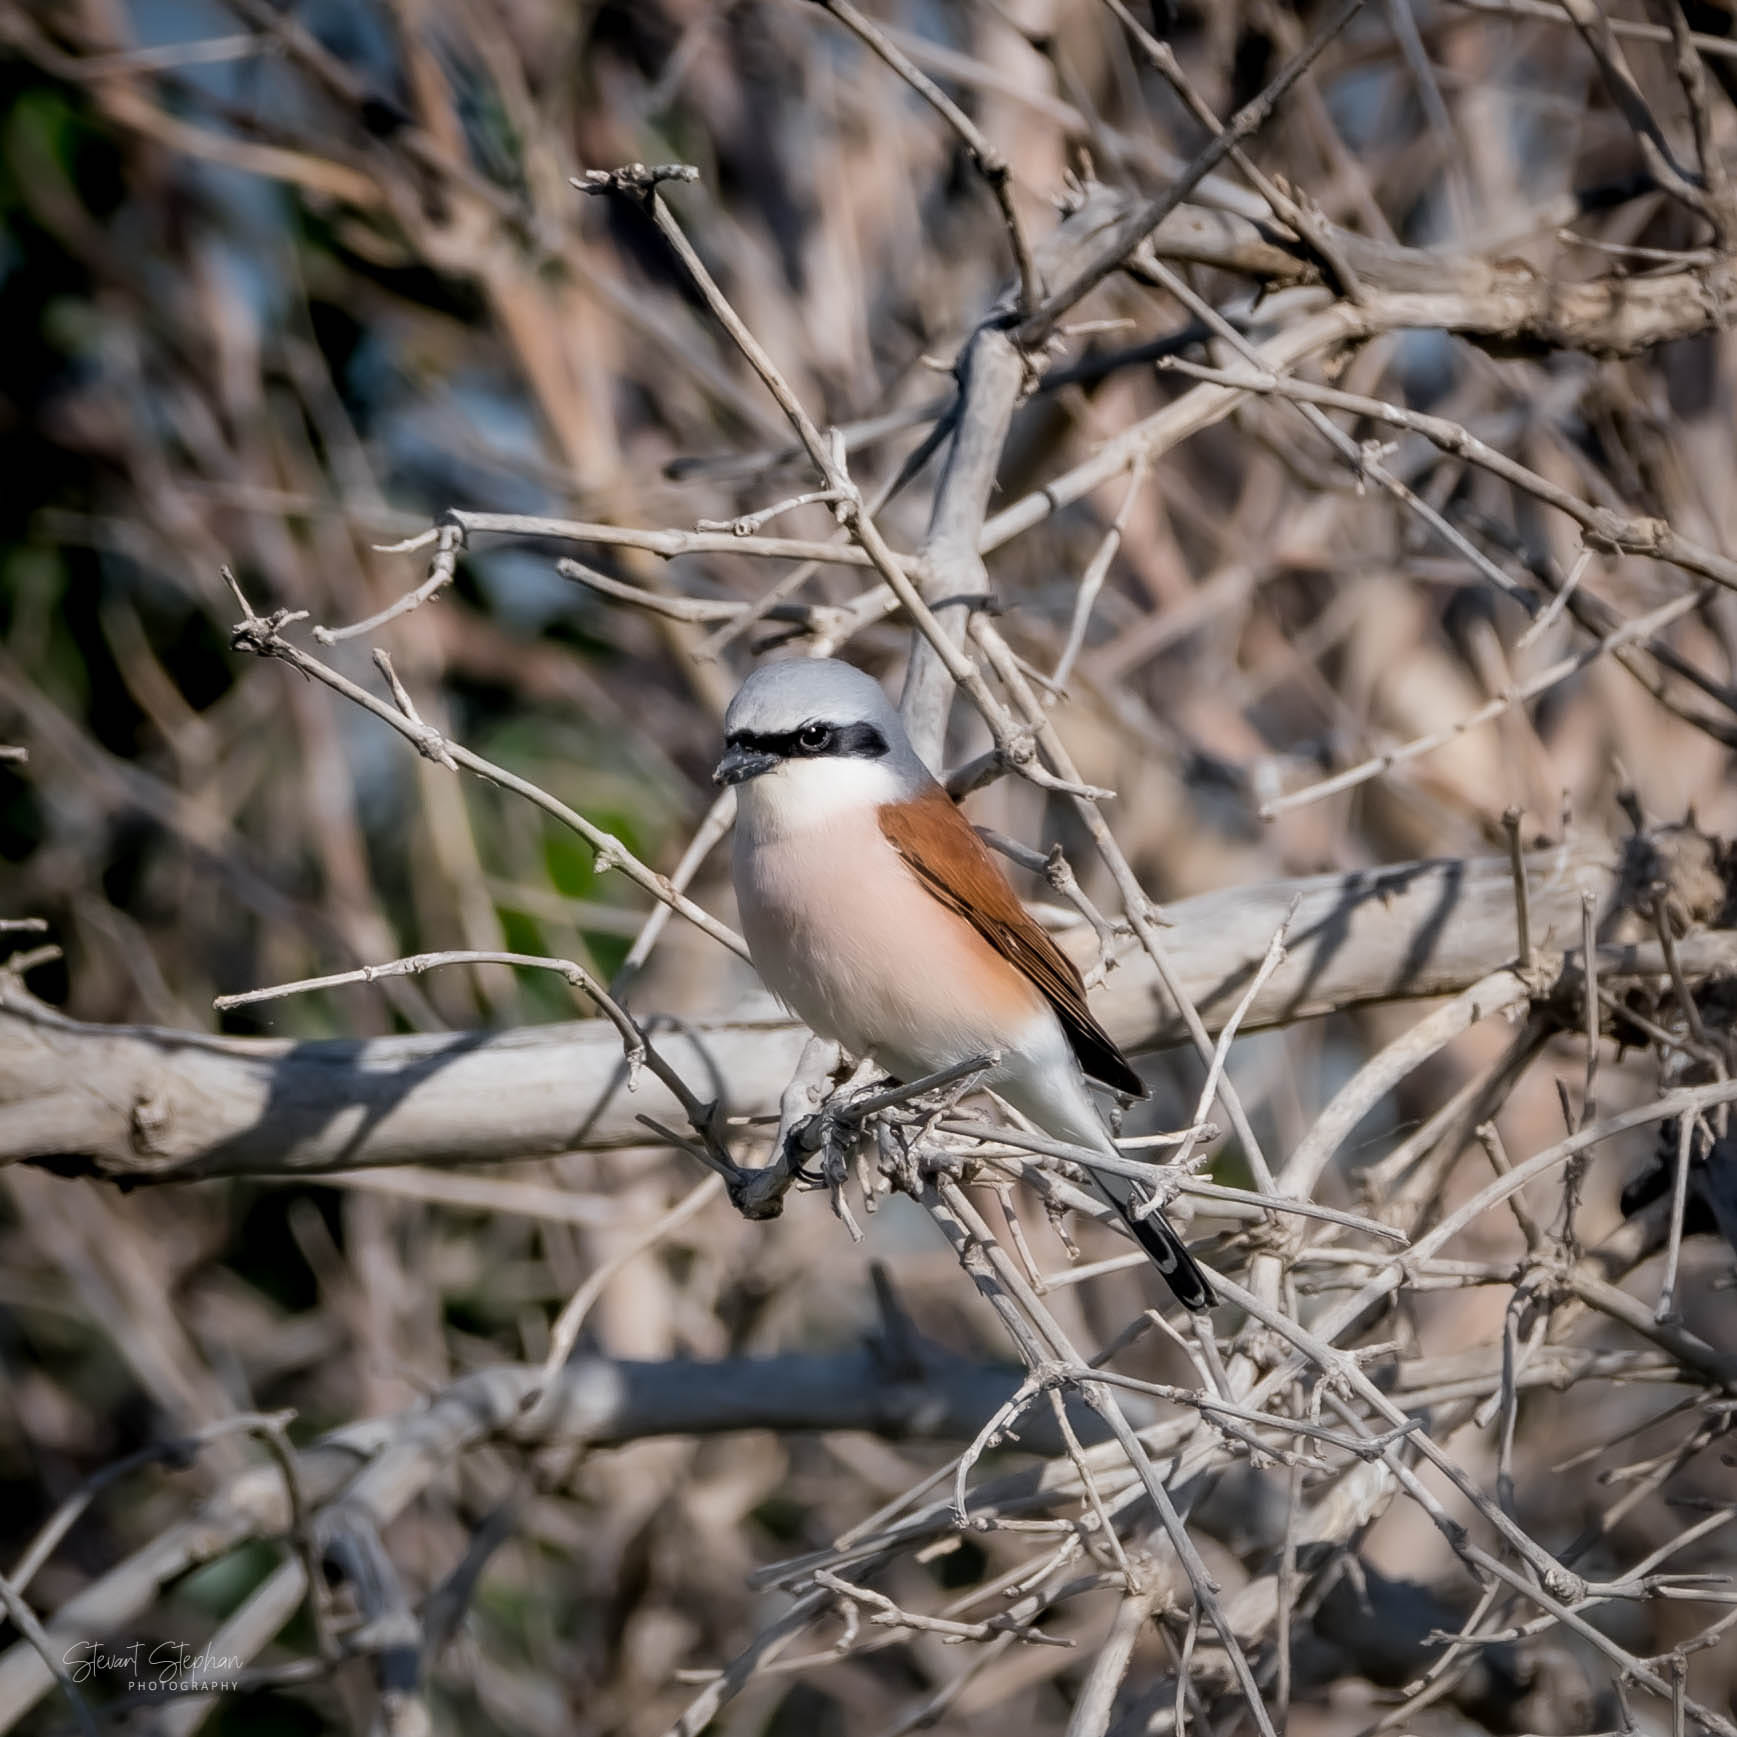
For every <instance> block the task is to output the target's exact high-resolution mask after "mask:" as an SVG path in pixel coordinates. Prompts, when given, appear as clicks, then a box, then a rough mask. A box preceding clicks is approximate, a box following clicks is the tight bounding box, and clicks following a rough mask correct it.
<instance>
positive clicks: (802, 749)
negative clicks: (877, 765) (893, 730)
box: [724, 724, 887, 760]
mask: <svg viewBox="0 0 1737 1737" xmlns="http://www.w3.org/2000/svg"><path fill="white" fill-rule="evenodd" d="M724 745H725V747H727V748H743V749H746V750H747V751H748V752H749V753H751V754H772V755H775V756H776V757H777V758H778V759H780V760H822V759H839V760H879V759H880V758H881V757H882V756H883V755H884V754H885V753H886V751H887V739H886V737H885V736H883V735H882V734H881V733H880V731H879V730H877V729H876V728H875V726H874V725H873V724H824V725H822V724H803V725H801V726H800V727H799V728H797V729H794V730H732V731H731V732H730V734H729V736H728V738H727V739H726V740H725V744H724Z"/></svg>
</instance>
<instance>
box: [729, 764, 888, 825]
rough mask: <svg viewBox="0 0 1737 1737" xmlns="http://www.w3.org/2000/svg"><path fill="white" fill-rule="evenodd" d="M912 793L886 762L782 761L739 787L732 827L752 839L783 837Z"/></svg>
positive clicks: (871, 808) (877, 806)
mask: <svg viewBox="0 0 1737 1737" xmlns="http://www.w3.org/2000/svg"><path fill="white" fill-rule="evenodd" d="M910 795H911V792H910V791H909V790H908V789H907V788H906V781H905V779H904V778H903V777H902V776H901V775H900V774H899V773H898V772H897V771H896V770H895V769H894V768H893V767H892V766H890V765H888V764H887V762H886V761H885V760H867V759H859V758H857V757H855V756H854V755H853V756H846V757H835V756H832V755H826V756H823V757H821V758H819V759H814V760H786V761H784V762H783V763H782V764H781V765H779V766H777V767H775V768H774V769H773V770H772V771H770V772H763V773H762V774H761V775H760V776H759V777H758V778H751V779H749V780H748V782H747V783H746V784H744V785H742V786H741V787H740V790H739V792H738V797H737V801H738V808H737V821H736V827H737V830H738V831H739V832H741V831H745V832H746V833H747V834H748V835H749V836H750V837H751V838H752V839H753V841H754V842H756V843H764V842H766V841H768V840H770V839H775V838H788V837H790V836H792V835H793V834H796V833H801V832H807V831H809V830H811V829H812V828H814V827H817V826H827V825H830V824H831V823H833V822H834V821H836V820H838V819H839V818H840V817H841V816H843V815H847V814H862V813H865V812H869V811H872V810H874V809H877V808H880V807H882V806H883V805H884V804H886V803H888V802H901V801H904V800H905V799H907V798H908V797H909V796H910Z"/></svg>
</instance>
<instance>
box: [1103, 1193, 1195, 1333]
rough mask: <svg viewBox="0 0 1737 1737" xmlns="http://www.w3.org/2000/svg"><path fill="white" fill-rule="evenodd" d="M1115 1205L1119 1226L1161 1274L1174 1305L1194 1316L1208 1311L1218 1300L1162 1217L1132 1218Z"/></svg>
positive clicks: (1120, 1206) (1132, 1215)
mask: <svg viewBox="0 0 1737 1737" xmlns="http://www.w3.org/2000/svg"><path fill="white" fill-rule="evenodd" d="M1112 1198H1113V1197H1112ZM1116 1205H1117V1208H1118V1209H1119V1210H1120V1212H1121V1214H1122V1221H1123V1223H1124V1224H1126V1225H1127V1227H1128V1229H1129V1230H1130V1231H1132V1232H1133V1234H1134V1240H1135V1242H1137V1243H1138V1244H1139V1245H1140V1246H1141V1248H1143V1249H1144V1250H1145V1251H1146V1252H1147V1254H1149V1255H1150V1256H1151V1257H1152V1264H1153V1265H1154V1266H1155V1267H1157V1269H1158V1270H1159V1272H1161V1273H1162V1274H1163V1275H1164V1282H1165V1284H1167V1285H1168V1286H1169V1287H1170V1289H1171V1290H1172V1291H1174V1292H1175V1294H1176V1300H1177V1302H1179V1303H1180V1304H1181V1305H1182V1306H1183V1308H1185V1309H1192V1310H1194V1312H1195V1313H1196V1314H1200V1313H1202V1312H1203V1311H1205V1310H1207V1309H1210V1308H1211V1307H1212V1305H1213V1304H1214V1303H1216V1302H1217V1301H1218V1296H1217V1293H1216V1292H1215V1291H1214V1290H1213V1288H1212V1282H1211V1280H1209V1279H1208V1278H1207V1276H1206V1274H1205V1272H1204V1271H1203V1270H1202V1269H1201V1266H1200V1263H1199V1262H1198V1261H1197V1260H1196V1259H1195V1258H1194V1256H1193V1255H1191V1254H1190V1253H1189V1252H1188V1250H1187V1249H1185V1248H1184V1247H1183V1246H1182V1238H1181V1237H1179V1236H1178V1235H1177V1234H1176V1232H1175V1231H1173V1230H1172V1229H1171V1228H1170V1221H1169V1220H1168V1219H1167V1218H1165V1216H1164V1214H1163V1213H1161V1212H1154V1213H1149V1214H1148V1215H1147V1216H1146V1217H1145V1218H1136V1217H1135V1216H1134V1214H1133V1213H1132V1212H1131V1211H1130V1210H1129V1209H1128V1207H1126V1206H1125V1205H1123V1203H1122V1202H1121V1201H1119V1200H1118V1201H1117V1202H1116Z"/></svg>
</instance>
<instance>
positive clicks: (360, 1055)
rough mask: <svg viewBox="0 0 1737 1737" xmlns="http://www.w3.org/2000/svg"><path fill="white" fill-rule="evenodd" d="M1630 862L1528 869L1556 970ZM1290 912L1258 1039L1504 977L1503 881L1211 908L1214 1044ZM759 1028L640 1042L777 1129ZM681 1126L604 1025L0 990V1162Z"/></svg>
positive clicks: (1329, 890)
mask: <svg viewBox="0 0 1737 1737" xmlns="http://www.w3.org/2000/svg"><path fill="white" fill-rule="evenodd" d="M1629 848H1633V847H1629ZM1624 858H1625V848H1624V847H1619V846H1614V845H1610V844H1608V843H1604V842H1602V841H1597V842H1593V841H1588V842H1582V843H1577V844H1574V845H1569V846H1561V847H1558V848H1557V849H1554V850H1550V851H1545V852H1540V853H1537V854H1536V855H1534V856H1533V857H1532V858H1531V859H1530V861H1529V863H1528V882H1529V887H1530V893H1531V911H1532V922H1533V928H1534V932H1535V935H1536V937H1537V939H1538V942H1539V944H1540V945H1541V946H1542V947H1543V948H1544V949H1545V950H1546V951H1547V952H1548V951H1557V952H1561V951H1563V950H1566V949H1567V948H1568V947H1570V946H1571V945H1572V944H1573V943H1574V941H1575V940H1576V938H1577V936H1578V934H1579V926H1580V910H1581V906H1580V895H1581V893H1582V891H1587V892H1590V893H1591V894H1592V895H1593V896H1594V898H1595V900H1596V901H1597V908H1598V910H1599V912H1600V913H1601V922H1602V923H1603V927H1602V929H1601V932H1604V933H1608V932H1609V928H1608V922H1607V921H1606V920H1605V919H1607V918H1608V915H1609V913H1610V912H1611V911H1612V909H1613V906H1614V903H1615V900H1616V897H1617V888H1618V886H1619V884H1621V882H1622V878H1623V868H1624ZM1293 900H1296V901H1297V911H1296V915H1295V917H1294V919H1293V920H1292V924H1291V928H1290V937H1291V939H1290V945H1289V953H1288V956H1287V958H1286V960H1285V962H1284V963H1283V965H1282V966H1280V967H1279V969H1278V970H1276V971H1275V972H1274V973H1273V974H1272V976H1271V977H1270V978H1269V980H1268V981H1267V983H1266V984H1265V985H1264V986H1263V987H1262V989H1261V991H1260V993H1259V995H1257V996H1256V998H1255V1000H1254V1003H1253V1005H1252V1006H1251V1008H1250V1009H1249V1012H1248V1015H1247V1017H1246V1019H1245V1020H1244V1026H1243V1029H1245V1030H1248V1029H1255V1028H1258V1027H1262V1026H1271V1025H1280V1024H1286V1023H1289V1022H1291V1021H1294V1020H1298V1019H1305V1018H1310V1017H1313V1016H1316V1015H1319V1014H1323V1013H1329V1012H1333V1011H1335V1010H1338V1009H1341V1008H1345V1007H1350V1006H1355V1005H1357V1004H1359V1003H1364V1002H1372V1001H1393V1000H1407V999H1414V998H1417V997H1422V996H1438V995H1451V994H1457V993H1458V992H1459V991H1460V990H1462V989H1464V988H1466V987H1467V986H1468V985H1469V984H1471V983H1474V982H1476V981H1477V980H1478V979H1479V978H1481V977H1483V976H1485V975H1487V974H1488V973H1489V972H1490V971H1493V970H1495V969H1497V968H1499V967H1500V966H1502V965H1504V964H1506V963H1508V962H1509V961H1511V960H1512V959H1513V957H1514V927H1513V895H1512V887H1511V883H1510V879H1509V870H1508V865H1507V863H1506V862H1505V861H1501V860H1494V859H1492V860H1474V861H1441V862H1419V863H1402V864H1398V865H1395V866H1393V867H1391V868H1387V869H1380V870H1370V871H1366V872H1361V873H1357V874H1351V875H1320V876H1313V877H1310V878H1308V879H1304V880H1296V881H1276V882H1270V883H1267V884H1265V885H1262V886H1256V887H1244V888H1238V889H1233V890H1230V891H1226V892H1220V893H1208V894H1205V895H1203V896H1202V897H1200V898H1195V899H1188V900H1184V901H1182V902H1181V903H1179V904H1177V905H1175V906H1174V907H1172V910H1171V913H1170V914H1171V917H1172V919H1173V921H1174V924H1175V926H1174V928H1173V930H1172V931H1171V934H1170V936H1169V949H1168V951H1169V957H1170V960H1171V962H1172V965H1173V968H1174V970H1175V971H1176V973H1177V974H1178V976H1179V977H1180V979H1181V981H1182V983H1183V984H1184V986H1185V987H1186V989H1187V991H1188V993H1189V995H1190V996H1191V998H1192V999H1193V1000H1194V1002H1195V1004H1196V1005H1197V1006H1198V1007H1199V1009H1200V1010H1201V1013H1202V1015H1203V1016H1204V1018H1205V1019H1206V1020H1207V1021H1208V1023H1209V1024H1212V1025H1216V1024H1218V1023H1220V1022H1222V1021H1223V1020H1224V1019H1225V1018H1227V1017H1228V1016H1229V1013H1230V1010H1231V1008H1232V1007H1233V1006H1234V1005H1235V1004H1236V1001H1237V999H1238V997H1239V996H1240V995H1241V994H1242V992H1243V990H1244V989H1245V988H1246V987H1247V985H1248V983H1249V981H1250V979H1251V978H1252V977H1253V975H1254V974H1255V972H1256V971H1257V970H1258V969H1259V967H1260V963H1261V960H1262V958H1263V956H1264V955H1265V953H1266V951H1267V948H1268V945H1269V943H1270V942H1271V940H1272V936H1273V933H1274V931H1275V930H1276V929H1277V928H1278V926H1279V924H1280V922H1281V921H1282V920H1283V919H1284V916H1285V913H1286V911H1287V910H1289V909H1290V906H1291V903H1292V901H1293ZM1713 942H1719V943H1721V944H1722V942H1723V937H1710V938H1709V944H1712V943H1713ZM1624 968H1625V965H1624V956H1623V953H1622V950H1621V949H1607V950H1606V954H1605V957H1604V958H1602V959H1601V961H1600V967H1599V969H1600V978H1601V980H1607V979H1608V978H1609V977H1611V976H1613V975H1620V974H1621V973H1622V971H1623V970H1624ZM1627 968H1628V969H1630V970H1632V969H1634V961H1633V960H1629V961H1628V965H1627ZM1096 1005H1097V1009H1098V1011H1099V1013H1100V1014H1101V1016H1102V1017H1103V1019H1104V1021H1105V1024H1106V1025H1107V1027H1108V1029H1109V1030H1110V1032H1111V1033H1112V1035H1113V1036H1115V1038H1116V1039H1117V1041H1118V1042H1120V1043H1122V1044H1123V1045H1125V1046H1127V1047H1128V1048H1130V1049H1136V1050H1138V1049H1151V1048H1158V1047H1164V1046H1168V1045H1171V1044H1176V1043H1181V1042H1185V1041H1187V1037H1188V1034H1187V1032H1186V1030H1185V1029H1184V1027H1183V1025H1182V1023H1181V1021H1180V1019H1179V1018H1178V1017H1177V1015H1176V1014H1175V1012H1174V1011H1173V1009H1172V1004H1171V1002H1170V1000H1169V998H1168V997H1167V996H1165V995H1164V994H1163V992H1162V990H1161V988H1160V986H1159V985H1158V983H1157V982H1156V980H1155V978H1154V975H1153V968H1152V966H1151V964H1150V963H1149V961H1148V960H1147V959H1146V958H1145V957H1144V955H1142V954H1134V955H1131V956H1130V957H1128V958H1127V959H1126V960H1125V961H1124V962H1123V964H1122V965H1121V967H1120V968H1119V969H1118V970H1116V971H1115V972H1113V973H1112V974H1111V976H1110V978H1109V979H1108V981H1107V983H1106V984H1105V985H1104V987H1103V989H1102V990H1101V991H1100V992H1099V995H1098V998H1097V1003H1096ZM761 1007H762V1009H763V1011H761V1012H760V1013H759V1014H758V1016H756V1015H755V1014H754V1013H752V1012H749V1013H740V1014H737V1015H735V1016H733V1017H728V1018H716V1019H709V1020H698V1021H693V1022H689V1023H685V1024H681V1025H679V1026H678V1025H675V1024H674V1023H673V1022H671V1023H663V1022H655V1021H653V1022H648V1027H647V1028H648V1030H650V1031H652V1032H653V1033H654V1035H655V1036H656V1039H657V1043H658V1047H659V1049H660V1050H661V1051H662V1053H663V1054H664V1055H665V1057H667V1059H668V1061H669V1063H670V1064H671V1066H672V1067H673V1068H674V1069H675V1070H677V1072H679V1073H680V1075H681V1076H682V1077H683V1078H684V1079H686V1080H687V1081H688V1082H689V1084H690V1085H691V1086H692V1088H693V1090H694V1091H695V1092H696V1093H697V1094H698V1095H699V1096H700V1097H701V1098H702V1099H709V1098H719V1099H721V1100H722V1102H723V1108H724V1111H725V1113H726V1114H728V1115H736V1116H745V1115H756V1116H775V1115H776V1113H777V1107H778V1099H779V1094H780V1093H781V1092H782V1091H783V1089H784V1086H785V1084H786V1083H787V1082H788V1081H789V1079H790V1077H791V1075H792V1073H794V1071H795V1069H796V1063H797V1058H798V1056H799V1054H800V1052H801V1049H802V1045H803V1042H804V1033H803V1031H802V1029H801V1028H800V1027H798V1026H796V1025H793V1024H790V1023H788V1022H787V1021H785V1020H783V1019H782V1018H780V1017H779V1015H778V1014H777V1012H776V1010H775V1009H773V1008H771V1007H770V1006H769V1005H767V1004H761ZM682 1114H683V1112H682V1110H681V1106H680V1105H679V1104H677V1103H676V1101H675V1100H674V1099H673V1098H672V1097H671V1096H670V1094H669V1093H668V1091H667V1090H666V1089H665V1088H664V1087H662V1086H661V1085H659V1084H658V1083H657V1082H655V1081H654V1080H651V1079H642V1080H641V1081H640V1083H639V1085H638V1087H637V1089H636V1090H634V1091H632V1092H630V1091H629V1090H628V1089H627V1068H626V1064H625V1062H624V1061H623V1059H622V1053H621V1040H620V1037H619V1035H618V1033H617V1032H616V1031H615V1029H614V1028H613V1027H612V1026H611V1025H609V1024H608V1023H607V1022H606V1021H603V1020H594V1021H577V1022H574V1023H570V1024H561V1025H548V1026H537V1027H529V1028H524V1029H519V1030H514V1031H504V1032H463V1033H456V1034H455V1033H438V1034H421V1035H417V1036H407V1037H387V1038H376V1039H371V1040H368V1041H365V1042H363V1041H322V1042H311V1043H295V1042H290V1041H287V1040H277V1039H269V1038H267V1039H260V1038H224V1037H213V1036H209V1035H207V1034H204V1033H198V1032H177V1031H166V1030H160V1029H156V1028H153V1027H148V1026H90V1025H82V1024H80V1023H78V1022H77V1021H75V1020H69V1019H66V1018H63V1017H62V1016H61V1015H59V1014H57V1013H55V1012H53V1011H52V1010H51V1009H49V1008H47V1007H44V1006H43V1005H42V1004H40V1003H39V1002H37V1001H35V1000H34V999H33V998H32V997H31V996H29V995H28V994H26V993H25V992H24V991H23V990H22V989H20V988H19V987H18V986H17V984H16V982H15V981H14V982H11V983H6V982H4V981H3V980H0V1163H4V1162H12V1161H18V1160H35V1161H39V1162H44V1163H48V1164H50V1165H52V1166H54V1167H56V1168H59V1169H65V1170H68V1171H71V1172H74V1173H95V1174H97V1175H101V1176H106V1177H109V1178H111V1179H114V1180H122V1179H125V1180H128V1181H163V1180H186V1179H192V1178H196V1177H205V1176H237V1175H283V1174H289V1173H296V1172H316V1171H323V1170H344V1169H355V1168H362V1167H367V1166H372V1165H382V1164H411V1163H415V1164H464V1163H470V1164H475V1163H485V1164H486V1163H498V1162H502V1161H505V1160H509V1159H516V1158H527V1157H535V1156H540V1155H545V1154H551V1153H556V1152H565V1151H572V1150H576V1149H583V1148H591V1149H596V1148H604V1147H612V1146H623V1145H634V1144H645V1143H649V1142H650V1141H651V1140H652V1139H653V1136H652V1135H651V1134H650V1133H649V1132H648V1131H647V1129H646V1128H645V1126H644V1124H643V1123H642V1122H641V1121H640V1120H639V1118H640V1117H641V1116H650V1117H652V1118H654V1119H656V1120H659V1121H669V1122H677V1123H679V1122H680V1121H681V1120H682Z"/></svg>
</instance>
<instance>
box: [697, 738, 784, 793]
mask: <svg viewBox="0 0 1737 1737" xmlns="http://www.w3.org/2000/svg"><path fill="white" fill-rule="evenodd" d="M777 764H778V756H777V755H776V754H768V753H765V752H764V751H763V750H761V749H759V748H745V747H743V746H742V744H741V743H740V742H732V743H730V744H728V745H727V746H726V747H725V749H724V757H723V759H721V760H720V761H719V762H718V763H717V765H716V766H714V767H713V768H712V782H713V783H714V784H746V783H747V782H748V780H749V779H750V778H758V777H759V776H760V774H761V773H762V772H770V771H771V770H772V768H773V767H774V766H776V765H777Z"/></svg>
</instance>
